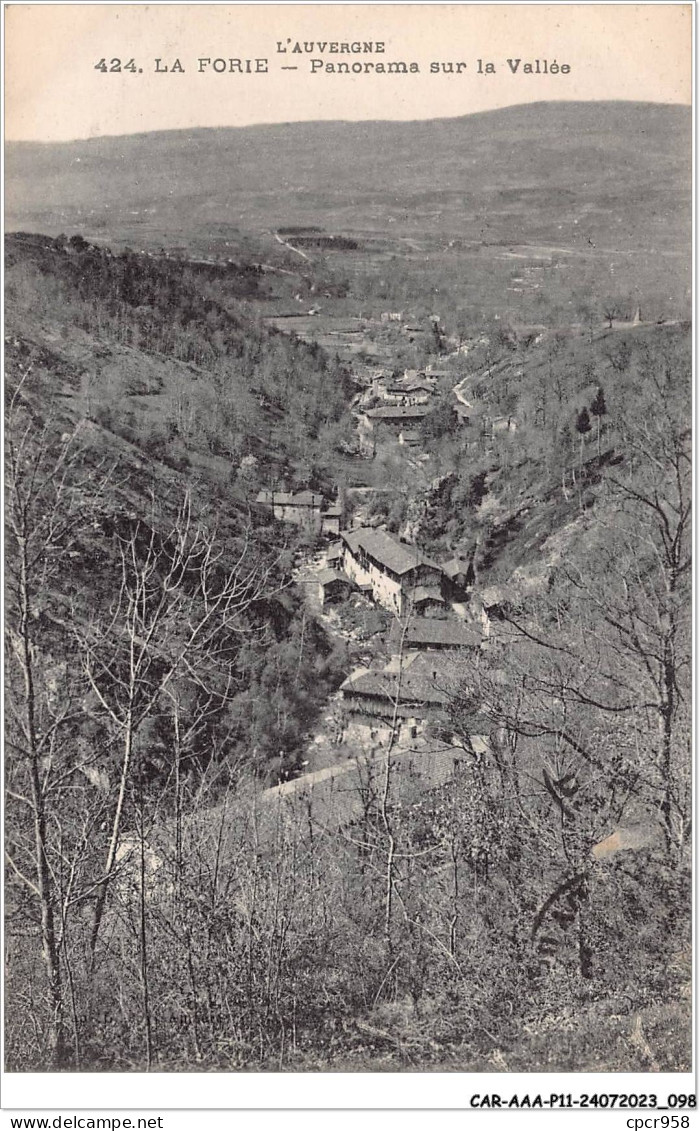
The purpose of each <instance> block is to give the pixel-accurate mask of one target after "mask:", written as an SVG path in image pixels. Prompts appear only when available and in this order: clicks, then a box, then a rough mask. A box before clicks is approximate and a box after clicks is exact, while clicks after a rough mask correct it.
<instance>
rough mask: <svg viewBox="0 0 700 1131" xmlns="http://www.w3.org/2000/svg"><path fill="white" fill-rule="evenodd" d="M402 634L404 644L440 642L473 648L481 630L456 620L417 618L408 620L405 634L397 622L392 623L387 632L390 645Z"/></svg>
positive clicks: (455, 646)
mask: <svg viewBox="0 0 700 1131" xmlns="http://www.w3.org/2000/svg"><path fill="white" fill-rule="evenodd" d="M402 634H403V639H404V646H405V647H408V648H410V647H411V646H414V647H415V646H416V645H418V646H420V645H421V644H424V645H427V646H429V645H431V644H441V645H443V646H444V647H446V648H474V647H476V646H477V645H479V644H481V641H482V635H483V634H482V630H481V626H480V625H476V624H465V623H464V621H458V620H425V619H423V618H418V619H417V620H412V621H410V622H409V624H408V627H407V628H406V631H405V634H404V633H403V629H402V627H401V625H400V624H398V622H396V623H394V624H393V625H392V627H391V631H390V633H389V642H390V644H391V645H392V646H394V645H400V643H401V636H402Z"/></svg>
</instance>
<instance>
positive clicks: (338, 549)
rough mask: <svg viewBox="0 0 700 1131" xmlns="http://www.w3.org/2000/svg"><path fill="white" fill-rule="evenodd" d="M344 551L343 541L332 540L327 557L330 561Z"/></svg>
mask: <svg viewBox="0 0 700 1131" xmlns="http://www.w3.org/2000/svg"><path fill="white" fill-rule="evenodd" d="M342 552H343V543H342V542H331V544H330V546H329V547H328V549H327V550H326V559H327V560H328V561H331V559H333V558H339V557H340V556H341V554H342Z"/></svg>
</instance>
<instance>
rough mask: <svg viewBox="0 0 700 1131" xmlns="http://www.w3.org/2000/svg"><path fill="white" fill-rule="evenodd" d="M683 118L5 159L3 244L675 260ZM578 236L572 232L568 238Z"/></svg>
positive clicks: (576, 115)
mask: <svg viewBox="0 0 700 1131" xmlns="http://www.w3.org/2000/svg"><path fill="white" fill-rule="evenodd" d="M690 141H691V112H690V108H686V107H681V106H671V105H660V104H652V103H634V102H589V103H578V102H556V103H547V102H542V103H530V104H527V105H522V106H514V107H509V108H506V109H502V110H496V111H490V112H487V113H480V114H472V115H469V116H466V117H462V118H454V119H443V120H436V121H419V122H386V121H384V122H382V121H376V122H308V123H306V122H305V123H291V124H280V125H269V126H252V127H246V128H238V129H233V128H232V129H198V130H183V131H171V132H164V133H146V134H137V135H131V136H125V137H101V138H95V139H91V140H87V141H75V142H69V143H56V144H37V143H33V142H32V143H29V142H14V143H9V144H8V146H7V150H6V213H7V226H8V228H9V229H10V230H17V229H22V228H25V229H31V230H42V231H45V232H49V233H52V234H56V233H58V232H59V231H66V233H67V234H71V233H72V232H73V231H82V232H83V233H84V234H86V235H88V236H93V237H99V235H100V234H103V236H104V238H110V239H115V238H122V236H124V235H125V233H127V234H128V235H129V238H131V239H134V240H135V241H138V238H139V233H141V235H143V237H144V239H149V238H154V237H156V236H157V237H158V238H161V237H162V238H163V239H164V240H165V241H166V242H167V241H168V240H169V241H170V242H172V240H173V239H175V238H176V237H177V236H178V235H179V236H180V237H181V238H182V239H187V238H188V236H189V235H191V234H193V233H195V232H196V233H198V234H200V235H203V234H206V233H210V234H211V235H221V234H222V233H225V232H226V231H227V230H231V231H234V230H236V229H248V230H255V229H266V230H269V229H270V228H273V227H277V226H284V225H285V224H286V225H288V224H297V225H309V224H316V225H320V226H322V227H323V228H326V229H329V230H343V231H366V232H372V231H375V232H376V231H383V232H386V231H390V232H392V233H393V234H395V235H396V234H398V233H399V232H416V231H432V230H436V231H443V232H450V233H451V234H454V235H459V236H461V237H463V238H467V239H472V240H480V241H482V240H486V241H487V242H498V241H500V240H512V239H513V238H515V236H519V237H520V238H521V239H522V238H523V237H527V238H532V239H535V238H536V239H538V240H540V241H542V240H546V239H548V240H549V241H550V242H556V241H555V237H556V236H557V233H558V232H559V229H560V228H563V229H565V234H566V236H567V239H568V241H569V242H571V239H572V238H573V239H574V240H575V239H577V238H580V241H581V243H582V245H585V244H586V241H591V240H593V241H594V242H595V241H601V240H606V239H613V238H614V240H615V246H616V247H617V248H618V250H619V249H620V248H621V247H625V246H629V247H634V248H639V247H640V246H642V247H643V246H649V247H650V248H651V247H653V248H654V249H655V250H662V251H666V250H670V249H674V248H675V249H678V248H679V247H683V248H685V247H687V239H688V232H689V218H690V207H689V202H690V156H691V146H690ZM575 221H576V223H575Z"/></svg>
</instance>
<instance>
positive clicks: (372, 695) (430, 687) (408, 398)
mask: <svg viewBox="0 0 700 1131" xmlns="http://www.w3.org/2000/svg"><path fill="white" fill-rule="evenodd" d="M400 317H401V316H400V315H398V314H387V315H385V316H383V320H384V321H385V322H386V321H390V320H391V321H398V320H399V318H400ZM409 326H410V323H409ZM417 329H418V328H416V330H417ZM358 368H359V367H358ZM456 377H459V380H458V381H457V383H456V385H455V381H456ZM356 383H357V386H358V389H359V391H358V394H357V396H356V397H355V402H354V406H353V414H354V416H355V419H356V427H357V436H358V443H359V453H360V457H361V458H363V459H365V460H370V461H371V460H374V459H375V458H376V457H377V454H378V453H379V452H381V451H383V450H386V449H387V448H388V449H391V450H394V451H396V450H398V451H399V452H401V453H403V456H404V458H405V459H406V460H407V461H408V462H409V464H410V466H412V467H413V468H414V469H415V470H420V465H421V463H422V462H427V461H428V459H429V458H430V457H429V455H428V454H427V453H426V451H425V450H424V440H423V439H422V436H421V433H420V431H419V426H420V423H421V421H423V420H424V419H425V418H426V416H427V415H428V414H429V413H430V412H431V411H433V409H434V407H435V405H436V404H437V403H440V402H442V403H445V401H446V400H447V401H448V403H449V404H450V408H451V411H452V412H453V413H454V416H455V426H456V427H457V428H459V427H461V426H464V425H468V424H469V422H470V418H471V419H472V420H473V423H474V425H475V428H474V429H472V430H471V431H472V432H478V433H479V434H480V435H483V434H484V428H485V427H488V431H489V433H492V432H493V431H494V430H498V429H500V427H501V426H502V422H501V420H500V419H497V418H493V417H487V416H486V415H485V414H483V413H482V412H480V411H479V410H478V409H477V411H476V412H475V411H474V406H472V405H471V404H470V403H469V401H468V400H467V398H466V396H465V389H466V385H467V379H465V378H464V376H463V375H460V374H455V372H454V371H452V370H450V369H449V368H446V367H442V368H440V369H438V368H437V367H435V368H433V367H430V366H426V367H425V368H423V369H417V368H410V369H406V370H405V372H404V373H403V374H402V375H397V374H396V372H395V371H394V370H392V369H391V368H390V367H383V368H378V367H375V368H374V369H371V368H370V367H367V368H366V369H365V370H364V371H363V372H361V373H360V374H359V375H358V376H356ZM508 427H510V428H511V429H514V428H515V422H512V423H510V422H509V424H508ZM377 491H381V488H376V489H375V488H360V489H356V490H352V489H348V490H346V491H344V492H343V491H338V492H337V494H336V496H335V497H333V498H325V497H324V496H323V495H322V494H320V493H318V492H314V491H311V490H309V489H303V490H297V491H293V490H292V491H289V490H282V489H280V490H272V489H267V490H263V491H260V492H259V494H258V496H257V498H256V503H257V505H258V506H259V507H260V508H262V509H263V510H265V511H266V512H268V513H270V512H271V513H272V515H273V516H274V518H275V519H276V520H277V521H278V522H280V523H282V524H291V525H294V526H296V527H298V528H300V529H301V530H302V531H304V532H305V534H306V535H307V536H308V538H309V540H310V546H311V549H310V551H309V553H307V554H304V555H303V560H302V561H301V562H300V564H299V566H298V568H297V569H296V571H295V581H296V583H297V586H298V588H299V589H300V591H301V592H302V594H303V596H304V599H305V603H306V606H307V608H308V610H309V613H310V614H311V615H313V616H314V617H316V618H317V619H318V620H319V621H320V622H321V623H322V624H323V625H324V628H325V629H326V631H327V632H328V633H329V635H330V636H331V637H337V638H342V639H344V640H345V641H346V642H347V643H348V646H349V650H350V655H351V657H352V659H353V667H352V670H351V671H350V672H349V674H348V676H347V678H346V679H345V680H344V682H343V683H342V685H341V687H340V689H339V691H338V693H337V695H336V696H334V699H333V702H332V703H331V704H329V711H328V712H327V713H326V715H325V717H324V719H323V720H322V722H321V725H320V727H319V728H318V729H317V731H316V733H315V734H313V735H312V737H311V741H310V743H309V747H308V751H307V754H306V760H305V761H304V763H303V770H302V773H301V774H300V775H299V776H297V777H293V778H292V779H291V780H289V781H287V782H280V783H279V785H277V786H273V787H272V788H270V789H268V790H266V791H265V795H264V796H265V797H266V798H267V799H268V800H272V799H275V798H276V799H278V800H282V799H284V800H285V801H289V800H290V799H292V798H298V797H299V796H301V795H306V794H308V792H309V790H310V791H311V792H312V793H313V794H314V798H315V803H316V804H318V803H319V792H321V793H323V796H324V802H323V805H324V819H326V820H328V818H329V813H330V811H331V810H333V809H334V808H335V809H337V808H338V797H337V796H336V794H337V785H338V782H339V781H340V780H342V782H343V787H342V790H341V794H342V801H341V803H340V810H341V813H342V817H339V816H338V814H337V813H336V816H337V817H338V819H339V820H341V823H345V822H346V821H349V820H352V819H353V815H354V813H355V809H354V806H356V804H357V803H358V802H357V797H355V802H354V803H351V802H350V800H349V797H350V795H356V794H357V793H358V790H359V781H358V782H357V783H356V786H357V788H355V789H353V788H352V787H350V785H349V780H350V779H349V777H348V775H350V776H351V777H352V776H353V775H354V776H357V775H358V773H360V770H359V769H358V766H360V765H362V760H363V759H365V766H366V764H367V760H369V762H370V763H372V762H374V763H377V762H384V763H385V762H386V757H387V756H388V755H389V756H390V758H391V761H392V764H394V765H396V766H401V768H402V769H404V770H408V771H409V776H411V777H412V778H414V779H415V778H417V779H419V780H420V781H421V782H422V783H423V786H424V787H425V788H430V787H434V786H436V785H442V784H444V783H445V782H446V781H448V780H450V779H451V777H452V776H453V774H454V770H455V767H456V765H458V764H459V762H460V761H461V760H463V759H465V758H467V759H478V758H479V757H481V755H482V754H483V753H484V751H486V750H487V749H488V746H489V743H490V742H491V741H493V740H494V736H493V735H492V734H491V730H492V726H491V724H490V722H489V720H488V718H487V717H486V715H485V714H484V713H482V712H481V711H480V709H479V705H478V704H477V703H476V702H474V709H473V713H472V715H471V717H470V721H469V726H465V725H464V719H462V725H461V727H460V733H459V735H456V734H455V733H454V732H453V729H452V728H451V726H450V720H449V705H450V701H451V700H454V698H455V697H461V698H462V699H464V698H465V697H468V696H470V695H471V688H470V687H469V675H468V672H469V671H470V670H473V669H474V667H475V666H476V667H477V668H478V665H479V658H480V656H482V655H483V653H484V652H485V650H486V649H487V648H490V649H491V650H494V649H497V648H499V647H501V646H502V644H501V642H500V641H499V642H497V640H496V637H497V628H498V624H499V622H500V618H501V617H502V614H503V595H502V594H501V593H500V592H498V591H496V590H494V588H493V587H490V588H482V587H480V586H478V585H477V584H476V576H475V563H474V548H473V547H472V549H471V550H470V551H469V552H464V553H462V552H459V551H455V552H454V553H453V554H452V555H451V556H450V557H448V558H446V559H444V560H441V561H437V560H433V558H431V557H430V556H428V555H427V554H425V553H424V552H423V551H421V550H420V549H419V548H418V547H417V546H416V545H415V544H414V543H413V541H412V540H411V539H410V538H409V537H408V536H407V535H406V533H404V532H403V531H402V532H401V533H393V532H391V531H390V530H388V529H387V526H386V523H385V522H383V521H382V520H381V517H380V518H377V517H376V516H373V515H372V514H371V508H369V507H368V497H369V498H371V497H372V496H374V495H375V494H376V492H377ZM348 516H349V517H348ZM371 614H374V616H372V615H371ZM363 621H365V622H368V621H369V622H371V627H370V628H369V630H368V629H367V628H366V627H363V625H362V623H361V622H363ZM494 626H495V628H494ZM502 737H503V736H501V738H502ZM350 754H352V755H353V756H352V757H350V756H348V755H350Z"/></svg>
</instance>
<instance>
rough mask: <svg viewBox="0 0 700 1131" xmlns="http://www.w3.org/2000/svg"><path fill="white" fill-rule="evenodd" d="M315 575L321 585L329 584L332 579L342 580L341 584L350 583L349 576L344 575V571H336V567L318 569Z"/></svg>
mask: <svg viewBox="0 0 700 1131" xmlns="http://www.w3.org/2000/svg"><path fill="white" fill-rule="evenodd" d="M316 576H317V577H318V580H319V583H320V584H321V585H330V583H331V582H332V581H342V583H343V585H352V581H351V580H350V578H349V577H346V576H345V574H344V573H338V571H337V570H336V569H322V570H319V572H318V574H317V575H316Z"/></svg>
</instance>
